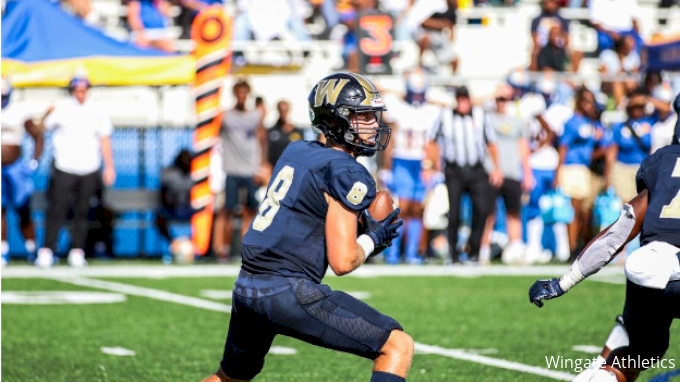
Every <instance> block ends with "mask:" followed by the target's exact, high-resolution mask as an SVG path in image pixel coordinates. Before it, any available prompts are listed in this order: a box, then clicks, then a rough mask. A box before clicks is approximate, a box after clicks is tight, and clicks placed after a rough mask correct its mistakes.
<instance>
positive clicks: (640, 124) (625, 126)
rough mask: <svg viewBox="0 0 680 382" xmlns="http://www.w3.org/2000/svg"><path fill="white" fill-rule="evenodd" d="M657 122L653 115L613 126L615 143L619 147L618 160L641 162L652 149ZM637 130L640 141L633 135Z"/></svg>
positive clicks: (628, 162)
mask: <svg viewBox="0 0 680 382" xmlns="http://www.w3.org/2000/svg"><path fill="white" fill-rule="evenodd" d="M655 123H656V120H655V119H654V118H653V117H643V118H641V119H637V120H631V121H628V122H626V123H617V124H615V125H614V126H612V133H613V137H614V142H613V143H614V144H616V145H617V146H618V148H619V153H618V156H617V158H616V160H617V161H619V162H621V163H625V164H640V163H642V161H643V160H644V159H645V158H647V157H648V156H649V153H650V151H651V149H652V126H654V124H655ZM631 128H632V129H634V130H635V133H636V134H637V136H638V138H640V141H639V142H638V140H637V139H635V137H634V136H633V133H632V132H631Z"/></svg>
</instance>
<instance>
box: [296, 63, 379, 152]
mask: <svg viewBox="0 0 680 382" xmlns="http://www.w3.org/2000/svg"><path fill="white" fill-rule="evenodd" d="M307 101H308V102H309V119H310V120H311V122H312V125H313V126H314V127H315V128H316V129H318V130H320V131H321V132H322V133H323V134H324V135H325V136H326V139H328V140H329V141H332V142H334V143H336V144H338V145H340V146H342V147H345V148H347V149H348V150H349V151H351V152H352V153H354V154H355V155H357V156H359V155H360V156H372V155H374V154H375V153H376V152H377V151H382V150H384V149H385V148H386V147H387V144H388V143H389V141H390V134H391V129H390V127H389V126H387V125H383V124H382V112H383V111H387V108H386V107H385V104H384V103H383V101H382V98H380V94H379V93H378V89H376V87H375V85H374V84H373V83H372V82H371V81H370V80H368V79H367V78H366V77H364V76H362V75H360V74H354V73H335V74H331V75H330V76H327V77H325V78H323V79H322V80H321V81H319V83H317V84H316V85H315V86H314V88H313V89H312V91H311V92H310V93H309V97H307ZM362 113H372V114H373V115H374V116H375V120H376V121H377V123H378V126H377V127H375V128H374V127H361V126H360V124H359V123H358V120H357V115H360V114H362ZM360 134H361V135H371V136H372V138H371V139H370V140H369V141H367V140H365V139H363V138H362V137H361V136H360ZM373 137H374V138H373Z"/></svg>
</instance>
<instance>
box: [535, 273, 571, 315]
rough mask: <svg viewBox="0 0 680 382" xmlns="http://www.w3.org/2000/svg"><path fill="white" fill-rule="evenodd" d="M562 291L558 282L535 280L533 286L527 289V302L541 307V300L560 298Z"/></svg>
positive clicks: (556, 280)
mask: <svg viewBox="0 0 680 382" xmlns="http://www.w3.org/2000/svg"><path fill="white" fill-rule="evenodd" d="M563 294H564V291H563V290H562V288H561V287H560V280H559V279H557V278H552V279H549V280H536V282H535V283H534V285H532V286H531V288H530V289H529V302H531V303H533V304H536V306H537V307H539V308H542V307H543V301H542V300H550V299H553V298H556V297H560V296H561V295H563Z"/></svg>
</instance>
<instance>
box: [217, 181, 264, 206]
mask: <svg viewBox="0 0 680 382" xmlns="http://www.w3.org/2000/svg"><path fill="white" fill-rule="evenodd" d="M256 190H257V187H255V182H254V181H253V177H252V176H238V175H227V186H226V188H225V192H226V201H225V204H224V208H225V209H226V210H227V211H229V212H231V211H233V210H234V209H236V207H237V206H239V205H243V206H244V207H246V208H250V209H256V208H257V206H258V205H259V203H258V202H257V198H255V191H256Z"/></svg>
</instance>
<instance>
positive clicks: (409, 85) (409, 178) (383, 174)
mask: <svg viewBox="0 0 680 382" xmlns="http://www.w3.org/2000/svg"><path fill="white" fill-rule="evenodd" d="M426 90H427V88H426V84H425V78H424V74H423V72H422V69H418V70H415V71H413V72H411V73H410V74H409V75H408V76H407V82H406V93H405V94H404V96H403V97H400V99H395V100H394V107H392V106H390V112H389V113H388V117H389V120H390V122H391V123H393V124H394V126H393V130H392V134H393V135H394V142H393V143H392V144H391V145H389V146H388V148H387V150H385V158H384V161H383V164H382V168H381V170H380V171H379V172H378V178H379V179H380V180H381V181H382V182H383V183H385V184H386V185H388V187H389V188H390V190H391V191H392V192H393V193H394V195H396V196H397V198H399V207H400V208H401V210H402V215H401V217H402V219H403V220H404V228H403V229H404V231H405V232H406V243H405V244H406V245H405V246H404V249H405V251H404V252H405V261H406V262H407V263H409V264H422V263H423V258H422V257H420V256H419V255H418V247H419V245H420V238H421V234H422V231H423V201H424V199H425V190H426V184H425V181H424V179H423V178H424V176H425V175H424V173H423V172H424V171H427V170H432V169H433V168H434V165H433V163H431V162H429V161H428V160H426V159H425V147H426V145H427V137H428V134H429V131H430V128H431V126H432V125H434V123H435V121H436V120H437V118H438V117H439V114H440V109H439V108H438V107H437V106H435V105H432V104H429V103H427V102H426V101H425V92H426ZM400 238H401V236H400V237H398V238H397V239H395V240H394V242H393V245H392V247H390V249H389V250H388V251H386V253H385V262H386V263H388V264H398V263H399V261H400V257H401V252H400V251H401V248H400V247H401V242H400V241H401V240H400Z"/></svg>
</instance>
